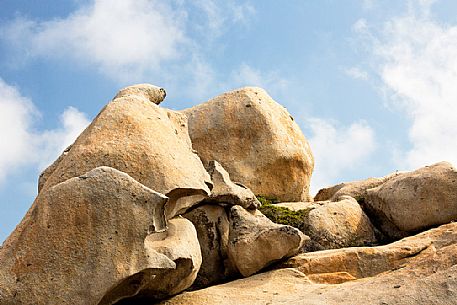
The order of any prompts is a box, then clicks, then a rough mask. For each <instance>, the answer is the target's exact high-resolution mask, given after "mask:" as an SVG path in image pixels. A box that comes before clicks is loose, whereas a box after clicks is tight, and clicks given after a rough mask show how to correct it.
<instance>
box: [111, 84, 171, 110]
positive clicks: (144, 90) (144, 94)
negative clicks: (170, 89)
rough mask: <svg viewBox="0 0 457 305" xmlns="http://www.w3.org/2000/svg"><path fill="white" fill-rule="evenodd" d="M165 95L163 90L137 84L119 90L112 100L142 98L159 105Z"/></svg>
mask: <svg viewBox="0 0 457 305" xmlns="http://www.w3.org/2000/svg"><path fill="white" fill-rule="evenodd" d="M166 95H167V93H166V92H165V89H163V88H160V87H157V86H154V85H150V84H138V85H133V86H128V87H125V88H123V89H121V90H120V91H119V92H118V93H117V94H116V96H115V97H114V99H117V98H122V97H132V96H133V97H134V98H143V99H145V100H146V101H149V102H151V103H154V104H156V105H159V104H160V103H161V102H162V101H163V100H164V99H165V96H166Z"/></svg>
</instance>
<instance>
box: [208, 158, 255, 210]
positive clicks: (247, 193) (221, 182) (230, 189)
mask: <svg viewBox="0 0 457 305" xmlns="http://www.w3.org/2000/svg"><path fill="white" fill-rule="evenodd" d="M208 172H209V174H210V176H211V180H212V182H213V189H212V190H211V195H210V198H209V199H210V200H212V201H215V202H218V203H224V204H229V205H240V206H242V207H243V208H245V209H255V208H257V207H259V206H260V202H259V201H258V200H257V198H256V196H255V195H254V193H253V192H252V191H251V190H250V189H248V188H247V187H245V186H244V185H242V184H240V183H234V182H232V180H230V175H229V173H228V172H227V171H226V170H225V169H224V168H223V167H222V165H220V164H219V162H217V161H210V162H209V165H208Z"/></svg>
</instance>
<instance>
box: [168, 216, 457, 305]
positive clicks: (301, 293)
mask: <svg viewBox="0 0 457 305" xmlns="http://www.w3.org/2000/svg"><path fill="white" fill-rule="evenodd" d="M456 250H457V224H454V223H452V224H448V225H443V226H441V227H439V228H437V229H432V230H429V231H427V232H424V233H421V234H419V235H417V236H413V237H409V238H406V239H404V240H402V241H399V242H397V243H394V244H392V245H389V246H381V247H375V248H349V249H340V250H328V251H321V252H315V253H308V254H306V253H305V254H301V255H299V256H297V257H294V258H292V259H290V260H289V261H288V262H287V263H286V264H285V265H283V267H294V268H286V269H279V270H273V271H269V272H266V273H262V274H258V275H254V276H252V277H249V278H246V279H241V280H237V281H234V282H230V283H226V284H223V285H217V286H213V287H210V288H206V289H203V290H200V291H194V292H189V293H187V292H186V293H183V294H181V295H179V296H176V297H173V298H172V299H170V300H168V301H164V302H162V303H160V304H162V305H183V304H186V305H194V304H208V305H211V304H239V305H257V304H259V305H260V304H262V305H264V304H288V305H295V304H296V305H299V304H300V305H308V304H309V305H324V304H325V305H333V304H334V305H339V304H343V305H354V304H379V305H386V304H387V305H394V304H396V305H413V304H435V305H438V304H445V305H450V304H456V297H457V273H456V271H457V257H456V256H455V251H456ZM338 283H340V284H338Z"/></svg>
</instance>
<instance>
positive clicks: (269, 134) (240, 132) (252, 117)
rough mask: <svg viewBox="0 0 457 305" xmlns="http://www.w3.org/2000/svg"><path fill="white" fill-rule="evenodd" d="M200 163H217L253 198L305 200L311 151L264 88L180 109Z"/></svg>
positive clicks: (245, 90) (311, 158)
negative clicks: (250, 192)
mask: <svg viewBox="0 0 457 305" xmlns="http://www.w3.org/2000/svg"><path fill="white" fill-rule="evenodd" d="M183 113H185V114H186V115H187V116H188V123H189V135H190V137H191V140H192V146H193V148H194V149H195V150H196V151H197V154H198V155H199V156H200V158H201V160H202V162H203V164H204V165H205V166H208V164H209V162H210V161H211V160H217V161H218V162H219V163H221V164H222V166H223V167H224V168H225V169H226V170H227V171H228V172H229V174H230V177H231V178H232V180H233V181H237V182H240V183H243V184H244V185H246V186H247V187H248V188H250V189H251V190H252V191H253V192H254V193H255V194H256V195H262V196H266V197H273V198H277V199H279V200H281V201H307V200H309V199H310V196H309V182H310V177H311V173H312V171H313V167H314V159H313V155H312V153H311V149H310V147H309V144H308V142H307V140H306V139H305V137H304V136H303V134H302V132H301V130H300V128H299V127H298V125H297V124H296V123H295V122H294V120H293V118H292V116H291V115H290V114H289V113H288V112H287V110H286V109H285V108H284V107H282V106H281V105H279V104H278V103H276V102H275V101H274V100H273V99H272V98H271V97H270V96H269V95H268V94H267V93H266V92H265V91H264V90H263V89H260V88H254V87H246V88H242V89H239V90H235V91H231V92H228V93H224V94H222V95H220V96H217V97H215V98H213V99H212V100H210V101H208V102H206V103H203V104H200V105H197V106H195V107H193V108H190V109H186V110H184V111H183Z"/></svg>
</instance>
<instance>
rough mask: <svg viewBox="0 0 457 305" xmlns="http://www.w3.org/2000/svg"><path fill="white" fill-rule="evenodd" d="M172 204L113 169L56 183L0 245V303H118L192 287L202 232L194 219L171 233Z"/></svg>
mask: <svg viewBox="0 0 457 305" xmlns="http://www.w3.org/2000/svg"><path fill="white" fill-rule="evenodd" d="M166 201H167V197H165V196H164V195H162V194H159V193H157V192H155V191H153V190H151V189H149V188H147V187H145V186H144V185H142V184H140V183H138V182H137V181H135V180H134V179H133V178H131V177H130V176H128V175H127V174H125V173H122V172H120V171H118V170H116V169H113V168H109V167H99V168H96V169H93V170H91V171H90V172H88V173H86V174H84V175H82V176H80V177H75V178H71V179H69V180H67V181H65V182H62V183H59V184H56V185H55V186H52V187H49V188H48V189H47V190H46V192H41V193H40V195H39V196H38V197H37V199H36V201H35V204H34V205H33V206H32V208H31V209H30V210H29V212H28V213H27V215H26V216H25V218H24V219H23V221H22V222H21V224H20V225H19V226H18V228H16V230H15V232H13V234H12V235H11V236H10V237H9V238H8V239H7V240H6V242H5V243H4V245H3V247H2V248H1V249H0V261H1V262H2V264H1V266H0V287H2V288H1V293H0V304H5V305H9V304H11V305H12V304H99V302H101V300H103V302H101V303H100V304H112V302H114V301H115V300H118V299H122V298H124V297H128V296H133V295H137V294H142V293H143V290H145V291H151V290H154V289H155V291H156V292H157V291H158V292H162V293H167V295H169V294H173V293H178V292H180V291H181V290H183V289H185V288H187V287H188V286H190V284H191V282H192V278H194V277H195V276H196V273H197V270H198V268H199V265H200V262H201V256H200V249H199V247H198V241H197V236H196V232H195V229H194V228H193V226H192V224H191V223H190V222H188V221H187V220H185V221H186V222H187V225H186V224H182V222H183V221H184V220H174V219H173V220H171V221H170V222H169V224H168V226H169V228H168V231H166V230H167V226H166V220H165V217H164V205H165V203H166ZM186 232H187V233H186ZM168 275H174V276H173V277H169V276H168ZM88 279H90V280H88ZM146 279H147V280H146ZM165 280H166V281H167V287H166V290H165V291H164V290H163V289H161V288H160V287H162V286H161V285H163V284H164V281H165ZM146 283H147V284H146ZM106 294H109V295H111V296H110V297H109V298H106V296H105V295H106ZM157 294H159V293H157Z"/></svg>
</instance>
